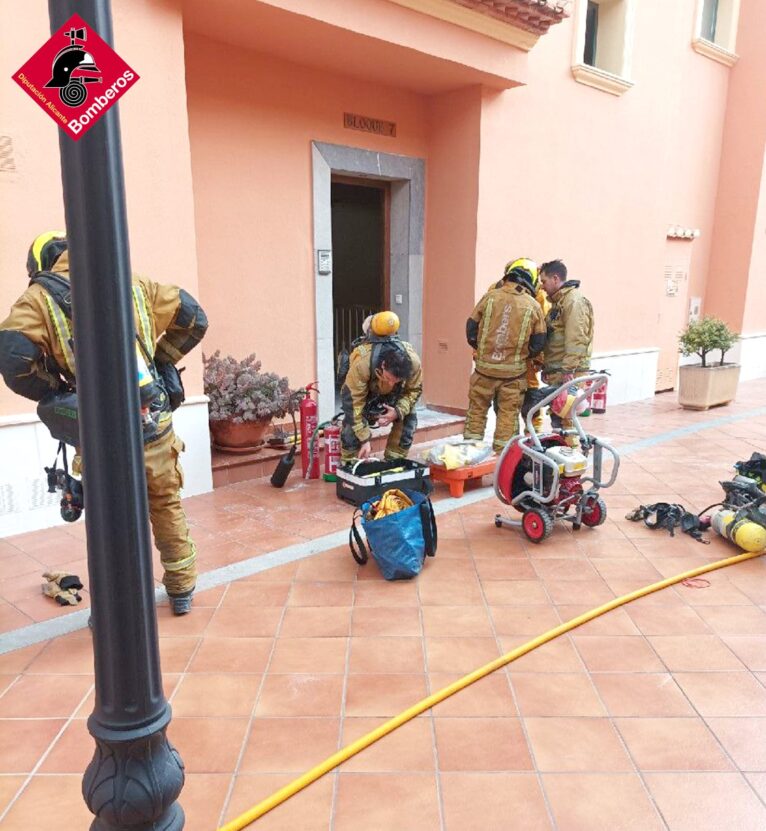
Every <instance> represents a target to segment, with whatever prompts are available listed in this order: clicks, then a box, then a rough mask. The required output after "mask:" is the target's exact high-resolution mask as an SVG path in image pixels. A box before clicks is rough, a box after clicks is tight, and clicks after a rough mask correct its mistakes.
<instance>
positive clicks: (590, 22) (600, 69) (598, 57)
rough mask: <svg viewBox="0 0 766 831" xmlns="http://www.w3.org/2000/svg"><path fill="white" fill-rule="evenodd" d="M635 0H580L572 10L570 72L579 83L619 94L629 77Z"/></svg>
mask: <svg viewBox="0 0 766 831" xmlns="http://www.w3.org/2000/svg"><path fill="white" fill-rule="evenodd" d="M635 4H636V0H587V2H586V0H581V2H579V3H578V4H577V7H576V11H575V43H574V60H573V65H572V74H573V75H574V76H575V79H576V80H577V81H580V83H583V84H588V85H589V86H592V87H597V88H598V89H602V90H603V91H604V92H611V93H612V94H613V95H622V93H623V92H625V91H626V90H628V89H630V87H631V86H633V83H632V82H631V81H630V80H629V75H630V53H631V44H632V40H633V11H634V6H635Z"/></svg>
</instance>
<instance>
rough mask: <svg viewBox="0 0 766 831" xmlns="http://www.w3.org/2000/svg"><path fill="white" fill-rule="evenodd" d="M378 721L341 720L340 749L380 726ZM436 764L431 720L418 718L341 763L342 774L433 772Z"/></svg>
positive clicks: (375, 719)
mask: <svg viewBox="0 0 766 831" xmlns="http://www.w3.org/2000/svg"><path fill="white" fill-rule="evenodd" d="M381 723H382V721H381V719H380V718H345V719H343V740H342V743H341V744H342V746H343V747H346V746H347V745H349V744H351V743H352V742H355V741H358V740H359V739H361V738H362V737H363V736H365V735H367V734H368V733H370V732H371V731H373V730H375V728H377V727H379V726H380V725H381ZM435 764H436V758H435V754H434V737H433V731H432V726H431V719H430V718H428V717H423V716H421V717H420V718H415V719H413V720H412V721H408V722H407V723H406V724H404V725H402V726H401V727H399V728H397V729H396V730H394V731H393V733H389V734H388V735H387V736H384V737H383V738H382V739H380V740H378V741H377V742H375V743H374V744H372V745H370V746H369V747H367V748H366V749H365V750H363V751H361V753H359V754H358V755H356V756H354V757H352V758H351V759H349V760H348V761H347V762H344V763H343V767H342V770H343V772H344V773H350V772H356V773H376V772H384V771H386V772H393V771H424V772H428V771H433V770H434V768H435Z"/></svg>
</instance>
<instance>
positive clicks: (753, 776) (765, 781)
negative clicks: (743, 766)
mask: <svg viewBox="0 0 766 831" xmlns="http://www.w3.org/2000/svg"><path fill="white" fill-rule="evenodd" d="M745 779H747V781H748V782H749V783H750V785H751V786H752V788H753V790H754V791H755V792H756V793H757V794H758V796H759V797H760V799H761V802H764V803H766V773H746V774H745Z"/></svg>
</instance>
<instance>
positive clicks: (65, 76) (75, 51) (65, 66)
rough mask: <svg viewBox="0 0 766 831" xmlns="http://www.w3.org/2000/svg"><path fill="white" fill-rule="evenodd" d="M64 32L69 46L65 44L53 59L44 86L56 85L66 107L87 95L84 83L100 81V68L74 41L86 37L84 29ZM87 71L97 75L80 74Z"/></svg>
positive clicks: (75, 103)
mask: <svg viewBox="0 0 766 831" xmlns="http://www.w3.org/2000/svg"><path fill="white" fill-rule="evenodd" d="M64 34H65V35H66V36H67V37H68V38H69V46H65V47H64V48H63V49H62V50H61V51H60V52H59V53H58V55H56V57H55V58H54V59H53V69H52V72H51V79H50V81H48V83H47V84H46V85H45V86H46V87H58V91H59V98H61V100H62V101H63V102H64V103H65V104H66V105H67V106H68V107H78V106H79V105H80V104H82V103H83V102H84V101H85V99H86V98H87V97H88V90H87V89H86V87H85V84H100V83H101V81H102V78H101V70H100V69H99V68H98V67H97V66H96V62H95V61H94V60H93V55H91V54H90V52H86V51H85V48H84V46H83V44H82V43H76V41H77V40H81V41H85V40H86V39H87V36H88V35H87V32H86V31H85V29H70V30H69V31H68V32H64ZM87 72H97V73H98V77H95V76H92V75H85V74H81V73H87ZM75 73H76V74H75Z"/></svg>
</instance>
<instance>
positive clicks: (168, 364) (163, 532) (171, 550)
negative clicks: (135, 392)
mask: <svg viewBox="0 0 766 831" xmlns="http://www.w3.org/2000/svg"><path fill="white" fill-rule="evenodd" d="M27 271H28V273H29V277H30V284H29V287H28V288H27V290H26V291H25V292H24V293H23V294H22V295H21V297H20V298H19V299H18V300H17V301H16V302H15V303H14V304H13V306H12V307H11V312H10V314H9V316H8V317H7V318H6V319H5V320H4V321H3V322H2V323H0V374H2V376H3V379H4V380H5V383H6V384H7V385H8V387H9V388H10V389H11V390H13V392H15V393H18V394H19V395H23V396H24V397H26V398H29V399H31V400H32V401H38V402H40V404H39V406H38V413H39V414H40V417H41V419H42V420H43V422H44V423H46V426H48V427H49V429H51V424H53V432H52V435H53V436H54V438H58V439H60V440H63V441H67V442H68V443H70V444H73V445H76V444H77V443H78V436H79V425H78V420H77V393H76V388H77V386H76V372H75V356H74V351H73V343H74V341H73V338H72V315H71V298H70V286H69V257H68V252H67V240H66V238H65V235H64V232H48V233H45V234H41V235H40V236H39V237H38V238H37V239H36V240H35V241H34V243H33V244H32V247H31V248H30V250H29V256H28V259H27ZM132 298H133V310H134V318H135V324H136V337H137V355H138V356H139V367H141V363H142V360H141V359H143V363H144V369H145V370H148V371H149V373H150V376H149V377H148V379H143V378H142V380H141V383H142V385H143V384H144V383H145V380H146V388H151V389H152V390H153V393H152V395H151V401H149V400H144V398H143V396H142V406H143V405H145V412H143V414H142V417H143V424H144V463H145V468H146V484H147V491H148V496H149V517H150V520H151V525H152V531H153V533H154V541H155V543H156V545H157V548H158V549H159V551H160V558H161V562H162V565H163V568H164V570H165V575H164V577H163V583H164V584H165V587H166V589H167V592H168V596H169V597H170V601H171V606H172V609H173V612H174V614H177V615H181V614H186V613H187V612H189V611H190V610H191V604H192V594H193V592H194V587H195V583H196V577H197V567H196V557H197V554H196V549H195V546H194V542H193V541H192V539H191V537H190V536H189V528H188V525H187V523H186V516H185V514H184V511H183V508H182V507H181V495H180V491H181V488H182V487H183V472H182V469H181V464H180V460H179V457H180V454H181V452H182V451H183V449H184V445H183V442H182V441H181V440H180V439H179V438H178V437H177V436H176V435H175V433H174V432H173V421H172V414H171V410H172V409H175V408H176V407H177V406H179V405H180V404H181V402H182V401H183V386H182V384H181V381H180V376H179V373H178V370H177V369H176V368H175V364H177V363H178V361H179V360H181V358H182V357H183V356H184V355H185V354H187V353H188V352H189V351H190V350H191V349H193V348H194V347H195V346H196V345H197V344H198V343H199V342H200V340H202V337H203V336H204V334H205V331H206V330H207V318H206V316H205V313H204V312H203V311H202V309H201V308H200V306H199V304H198V303H197V301H196V300H195V299H194V298H193V297H192V296H191V295H190V294H188V293H187V292H186V291H185V290H184V289H180V288H178V287H176V286H169V285H161V284H159V283H154V282H152V281H151V280H147V279H144V278H136V279H134V282H133V286H132ZM106 382H107V383H108V379H107V380H106ZM143 391H144V389H143V387H142V393H143ZM57 402H59V406H57V405H56V403H57ZM62 402H63V403H65V406H62ZM54 411H56V412H57V413H62V412H65V413H66V414H67V418H68V422H69V423H68V424H67V425H64V426H62V425H61V421H62V419H61V417H60V416H57V418H58V419H59V420H58V421H57V422H56V423H55V424H54V423H53V421H50V422H49V421H47V420H46V415H47V414H52V413H53V412H54ZM76 463H77V460H76V461H75V464H76ZM84 480H85V481H84V485H85V491H86V494H87V471H84ZM86 498H87V497H86Z"/></svg>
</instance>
